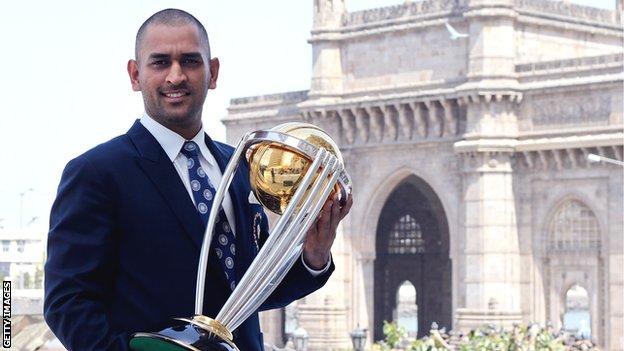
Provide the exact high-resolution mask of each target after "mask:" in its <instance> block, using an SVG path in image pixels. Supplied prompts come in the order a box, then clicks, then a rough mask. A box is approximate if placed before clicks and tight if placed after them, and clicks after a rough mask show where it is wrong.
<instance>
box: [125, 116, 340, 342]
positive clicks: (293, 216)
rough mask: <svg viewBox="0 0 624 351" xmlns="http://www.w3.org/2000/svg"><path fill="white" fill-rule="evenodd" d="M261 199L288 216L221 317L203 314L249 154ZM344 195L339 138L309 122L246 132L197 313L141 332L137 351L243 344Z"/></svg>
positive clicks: (230, 170) (228, 174)
mask: <svg viewBox="0 0 624 351" xmlns="http://www.w3.org/2000/svg"><path fill="white" fill-rule="evenodd" d="M243 156H244V157H246V159H247V162H248V164H249V180H250V183H251V188H252V190H253V192H254V194H255V196H256V198H257V199H258V200H259V201H260V203H262V205H263V206H264V207H265V208H267V209H268V210H270V211H272V212H274V213H276V214H278V215H281V217H280V218H279V220H278V221H277V223H276V224H275V227H274V228H273V230H271V235H269V237H268V239H267V240H266V242H265V244H264V245H263V246H262V248H261V249H260V251H259V252H258V255H257V256H256V258H255V259H254V261H253V262H252V263H251V265H250V266H249V268H248V269H247V271H246V272H245V274H244V275H243V277H242V278H241V279H240V281H239V282H238V285H237V286H236V288H235V289H234V291H232V294H231V295H230V297H229V298H228V300H227V301H226V302H225V304H224V305H223V307H222V308H221V310H220V312H219V313H218V314H217V316H216V317H215V318H214V319H213V318H209V317H206V316H203V315H202V311H203V305H204V301H203V298H204V288H205V277H206V269H207V264H208V256H209V253H210V244H211V242H212V236H213V230H214V226H215V224H216V219H217V214H218V212H219V207H220V206H221V203H222V202H223V198H224V196H225V193H226V191H227V189H228V188H229V186H230V183H231V182H232V179H233V178H234V173H235V172H236V170H237V168H238V164H239V163H240V161H241V159H242V157H243ZM333 193H338V194H339V198H340V201H341V202H342V204H344V202H345V201H346V199H347V196H348V194H350V193H351V180H350V178H349V175H348V174H347V172H346V171H345V169H344V163H343V160H342V156H341V154H340V151H339V149H338V146H337V145H336V143H335V142H334V141H333V140H332V139H331V138H330V137H329V135H327V133H325V132H324V131H323V130H322V129H320V128H318V127H316V126H314V125H311V124H306V123H285V124H281V125H279V126H277V127H274V128H272V129H270V130H261V131H256V132H252V133H247V134H245V135H244V136H243V138H242V139H241V140H240V142H239V143H238V146H237V147H236V149H235V151H234V154H233V156H232V158H231V160H230V162H229V163H228V165H227V167H226V169H225V171H224V173H223V178H222V180H221V183H220V184H219V186H218V188H217V191H216V194H215V198H214V200H213V203H212V208H211V211H210V216H209V218H208V224H207V226H206V232H205V234H204V240H203V243H202V249H201V253H200V258H199V267H198V272H197V287H196V291H195V316H192V317H189V318H176V319H174V320H173V321H172V322H171V324H170V325H168V326H167V327H166V328H164V329H162V330H159V331H157V332H151V333H143V332H140V333H135V334H134V335H133V337H132V339H131V341H130V347H131V349H132V350H135V351H183V350H195V351H209V350H210V351H212V350H220V351H221V350H222V351H232V350H238V348H237V347H236V345H235V344H234V342H233V340H232V333H231V332H232V331H234V330H235V329H236V328H237V327H238V326H240V325H241V324H242V323H243V322H244V321H245V320H246V319H247V318H248V317H249V316H251V315H252V314H253V313H255V311H256V310H257V309H258V308H259V307H260V305H261V304H262V303H263V302H264V301H265V300H266V299H267V298H268V297H269V295H270V294H271V293H272V292H273V290H274V289H275V288H276V287H277V286H278V285H279V283H280V282H281V281H282V279H284V277H285V276H286V273H288V271H289V270H290V268H291V267H292V266H293V264H294V263H295V261H296V260H297V259H298V258H299V256H300V255H301V252H302V250H303V243H304V240H305V235H306V233H307V232H308V230H309V229H310V227H311V226H312V224H313V223H314V222H315V220H316V218H317V217H318V215H319V213H320V211H321V208H322V207H323V204H324V203H325V201H326V200H327V199H328V198H329V197H330V196H331V195H332V194H333Z"/></svg>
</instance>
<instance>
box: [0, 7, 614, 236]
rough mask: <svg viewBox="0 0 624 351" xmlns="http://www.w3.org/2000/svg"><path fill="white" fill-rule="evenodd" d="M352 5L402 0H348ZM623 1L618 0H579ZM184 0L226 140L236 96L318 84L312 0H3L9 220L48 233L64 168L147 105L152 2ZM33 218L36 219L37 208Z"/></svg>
mask: <svg viewBox="0 0 624 351" xmlns="http://www.w3.org/2000/svg"><path fill="white" fill-rule="evenodd" d="M346 2H347V7H348V10H350V11H353V10H361V9H366V8H374V7H380V6H386V5H392V4H398V3H402V2H403V1H402V0H369V1H366V0H346ZM571 2H575V3H580V4H586V5H592V6H596V7H601V8H613V7H614V4H615V0H577V1H571ZM166 7H177V8H181V9H185V10H187V11H189V12H191V13H192V14H194V15H195V16H196V17H197V18H198V19H199V20H200V21H202V22H203V23H204V25H205V26H206V29H207V30H208V33H209V35H210V41H211V46H212V53H213V56H217V57H219V59H220V61H221V70H220V74H219V82H218V86H217V89H216V90H211V91H210V92H209V94H208V98H207V100H206V105H205V108H204V114H203V116H204V117H203V120H204V126H205V127H206V130H207V131H208V132H209V133H210V134H211V135H212V136H213V137H214V138H215V139H217V140H224V138H225V135H224V128H223V126H222V125H221V123H220V122H219V120H220V119H221V118H223V117H224V116H225V115H226V108H227V106H228V103H229V100H230V99H231V98H233V97H242V96H252V95H262V94H269V93H276V92H285V91H293V90H305V89H308V87H309V81H310V72H311V49H310V46H309V44H308V43H307V42H306V40H307V39H308V38H309V31H310V29H311V23H312V0H262V1H253V0H246V1H232V0H230V1H226V0H221V1H206V0H204V1H199V0H177V1H167V0H150V1H147V0H145V1H119V0H115V1H112V0H111V1H103V0H101V1H62V0H59V1H43V0H41V1H28V0H22V1H19V2H18V1H11V2H5V3H3V5H2V11H0V42H1V43H2V46H1V48H2V50H1V51H0V52H1V54H0V69H1V71H0V72H1V74H0V77H1V78H0V81H1V82H2V84H0V106H1V110H0V111H1V112H0V164H1V165H2V166H1V168H0V219H2V220H0V226H2V227H4V229H0V231H2V230H4V231H14V230H17V229H19V227H20V224H19V218H20V199H21V196H20V193H21V192H24V191H26V190H27V189H29V188H33V189H34V191H31V192H27V193H26V194H25V195H24V196H23V199H24V201H23V218H24V229H25V230H28V231H36V232H40V233H41V234H42V236H43V235H45V233H46V231H47V226H48V224H47V221H48V213H49V210H50V206H51V203H52V201H53V199H54V195H55V192H56V187H57V186H58V182H59V179H60V175H61V172H62V169H63V167H64V166H65V164H66V163H67V161H69V160H70V159H71V158H74V157H76V156H77V155H79V154H81V153H82V152H84V151H86V150H87V149H88V148H90V147H93V146H94V145H96V144H98V143H101V142H104V141H106V140H108V139H110V138H112V137H114V136H116V135H119V134H122V133H125V132H126V131H127V130H128V128H129V127H130V125H131V124H132V122H133V121H134V119H135V118H137V117H138V116H140V114H141V113H142V111H143V105H142V100H141V98H140V95H139V93H134V92H132V90H131V89H130V84H129V81H128V77H127V74H126V68H125V67H126V62H127V60H128V59H129V58H130V57H132V56H133V45H134V35H135V33H136V30H137V29H138V27H139V26H140V24H141V23H142V22H143V21H144V20H145V19H146V18H147V17H149V16H150V15H151V14H152V13H154V12H156V11H158V10H160V9H163V8H166ZM35 216H36V217H38V219H37V220H35V221H34V222H33V224H32V225H30V226H26V224H27V223H28V222H30V220H31V219H32V218H33V217H35Z"/></svg>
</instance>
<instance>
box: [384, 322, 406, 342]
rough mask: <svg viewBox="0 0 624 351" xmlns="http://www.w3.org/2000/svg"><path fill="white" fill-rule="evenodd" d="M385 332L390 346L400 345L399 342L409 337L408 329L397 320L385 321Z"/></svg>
mask: <svg viewBox="0 0 624 351" xmlns="http://www.w3.org/2000/svg"><path fill="white" fill-rule="evenodd" d="M383 333H384V336H385V337H386V339H385V341H386V344H387V345H388V346H389V347H390V348H395V347H397V346H399V342H401V340H403V339H405V338H407V331H405V328H403V327H400V326H399V325H398V324H397V323H396V322H388V321H384V324H383Z"/></svg>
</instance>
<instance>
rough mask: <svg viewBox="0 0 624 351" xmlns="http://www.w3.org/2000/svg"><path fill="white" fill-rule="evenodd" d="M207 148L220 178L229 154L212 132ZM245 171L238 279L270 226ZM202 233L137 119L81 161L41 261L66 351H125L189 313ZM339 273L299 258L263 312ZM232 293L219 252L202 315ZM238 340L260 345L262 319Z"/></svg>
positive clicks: (69, 173)
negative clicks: (320, 270) (137, 338)
mask: <svg viewBox="0 0 624 351" xmlns="http://www.w3.org/2000/svg"><path fill="white" fill-rule="evenodd" d="M206 144H207V146H208V148H209V149H210V151H211V153H212V154H213V155H214V157H215V159H216V160H217V163H218V164H219V167H220V168H221V171H222V172H223V170H224V169H225V166H226V164H227V162H228V161H229V159H230V157H231V156H232V153H233V148H232V147H230V146H228V145H225V144H222V143H218V142H214V141H212V140H211V139H210V138H209V137H208V136H206ZM239 167H241V168H240V169H239V170H238V172H237V174H236V176H235V178H234V180H233V181H232V185H231V186H230V189H229V194H230V197H231V198H232V202H233V205H234V212H235V217H236V262H235V269H236V276H237V277H242V276H243V273H244V272H245V271H246V269H247V268H248V267H249V265H250V263H251V261H252V260H253V258H254V257H255V256H256V254H257V252H258V245H256V242H259V246H261V245H262V243H263V242H264V241H265V240H266V235H267V233H268V223H267V218H266V215H265V214H264V212H263V211H262V208H261V206H260V205H258V204H250V203H249V201H248V196H249V192H250V186H249V179H248V176H247V174H248V172H247V166H246V164H243V163H241V164H240V166H239ZM258 214H259V216H258ZM258 218H261V221H260V223H258ZM254 219H255V220H254ZM258 225H259V228H260V230H259V231H258ZM254 231H255V232H254ZM203 234H204V229H203V224H202V221H201V219H200V217H199V214H198V213H197V210H196V209H195V207H194V205H193V202H192V200H191V198H190V197H189V195H188V192H187V190H186V188H185V187H184V185H183V184H182V181H181V180H180V177H179V175H178V173H177V172H176V170H175V168H174V166H173V164H172V163H171V160H170V159H169V158H168V157H167V155H166V154H165V152H164V150H163V149H162V148H161V146H160V144H158V142H157V141H156V139H155V138H154V137H153V136H152V135H151V134H150V133H149V132H148V131H147V130H146V129H145V128H144V127H143V125H141V124H140V122H139V121H136V122H135V123H134V125H133V126H132V128H130V130H129V131H128V133H127V134H125V135H121V136H119V137H117V138H115V139H112V140H110V141H108V142H106V143H104V144H101V145H99V146H97V147H95V148H93V149H91V150H89V151H87V152H86V153H85V154H83V155H81V156H79V157H77V158H75V159H74V160H72V161H70V162H69V163H68V164H67V166H66V168H65V170H64V172H63V176H62V178H61V182H60V185H59V189H58V194H57V197H56V200H55V202H54V205H53V206H52V212H51V215H50V233H49V236H48V257H47V262H46V265H45V274H46V279H45V301H44V314H45V318H46V321H47V323H48V325H49V326H50V328H51V329H52V331H53V332H54V333H55V334H56V336H57V337H58V338H59V340H60V341H61V342H62V343H63V344H64V345H65V346H66V347H67V348H68V349H69V350H77V351H87V350H127V349H128V340H129V336H130V335H131V333H133V332H136V331H150V329H151V328H153V327H154V326H155V325H158V324H160V323H161V322H163V321H165V320H167V319H169V318H172V317H190V316H192V315H193V314H194V303H195V282H196V277H197V264H198V261H199V252H200V248H201V241H202V238H203ZM333 268H334V267H333V264H332V267H331V268H330V270H329V271H328V272H327V273H324V274H322V275H320V276H318V277H313V276H312V275H311V274H310V273H309V272H308V271H307V270H306V269H305V267H304V266H303V264H302V263H301V260H298V261H297V263H295V266H293V268H292V269H291V270H290V272H289V273H288V275H287V276H286V278H285V279H284V281H283V282H282V283H281V284H280V286H279V287H278V288H277V289H276V290H275V292H274V293H273V294H272V295H271V296H270V298H269V299H268V300H267V301H266V302H265V303H264V305H263V306H262V307H261V309H270V308H277V307H282V306H285V305H287V304H289V303H290V302H292V301H294V300H296V299H299V298H301V297H303V296H305V295H307V294H309V293H311V292H312V291H314V290H316V289H318V288H320V287H321V286H323V284H325V282H326V281H327V279H328V278H329V275H330V274H331V272H332V271H333ZM230 292H231V291H230V289H229V288H228V287H227V283H226V281H225V277H224V274H223V272H222V270H221V269H220V265H219V262H218V260H217V258H216V255H214V251H213V254H212V256H211V257H210V259H209V267H208V273H207V278H206V293H205V297H204V315H206V316H210V317H214V316H216V314H217V313H218V311H219V309H220V308H221V306H222V305H223V303H224V302H225V300H226V299H227V298H228V296H229V294H230ZM234 341H235V343H236V344H237V345H238V346H239V348H240V349H241V350H242V351H249V350H262V349H263V341H262V333H261V332H260V328H259V323H258V315H257V313H256V314H254V315H252V316H251V317H250V318H249V319H248V320H247V321H246V322H245V323H243V324H242V325H241V326H240V327H239V328H238V329H237V330H236V331H235V332H234Z"/></svg>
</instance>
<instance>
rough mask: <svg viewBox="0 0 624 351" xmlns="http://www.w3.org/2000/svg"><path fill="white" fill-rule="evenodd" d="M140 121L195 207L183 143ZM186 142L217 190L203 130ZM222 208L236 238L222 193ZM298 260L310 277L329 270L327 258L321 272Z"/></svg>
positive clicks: (148, 121)
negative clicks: (196, 151)
mask: <svg viewBox="0 0 624 351" xmlns="http://www.w3.org/2000/svg"><path fill="white" fill-rule="evenodd" d="M140 122H141V124H142V125H143V126H144V127H145V129H147V131H148V132H150V134H152V136H154V138H155V139H156V141H158V144H160V146H161V147H162V148H163V150H164V151H165V153H166V154H167V156H168V157H169V159H170V160H171V162H172V163H173V166H174V167H175V170H176V171H177V172H178V175H179V176H180V180H181V181H182V184H184V187H185V188H186V191H187V192H188V194H189V197H190V198H191V201H193V204H195V199H194V198H193V190H192V189H191V180H190V178H189V173H188V167H187V164H188V161H187V158H186V156H184V154H182V153H181V152H180V150H182V146H183V145H184V143H185V142H186V141H187V140H186V139H184V138H183V137H182V136H181V135H180V134H178V133H176V132H174V131H172V130H171V129H168V128H167V127H165V126H163V125H162V124H160V123H158V122H156V121H155V120H154V119H153V118H152V117H150V116H149V115H147V114H146V113H145V114H143V116H142V117H141V119H140ZM189 141H194V142H195V144H197V145H198V146H199V163H200V165H201V168H202V169H203V170H204V171H205V172H206V175H207V176H208V178H209V179H210V182H211V183H212V184H213V185H214V186H215V190H217V189H216V187H218V186H219V184H220V183H221V178H222V174H221V170H220V169H219V165H218V164H217V160H215V158H214V156H212V153H210V150H209V149H208V146H206V141H205V139H204V127H203V126H202V128H201V129H200V130H199V132H198V133H197V134H196V135H195V136H194V137H193V139H191V140H189ZM195 205H196V204H195ZM222 207H223V211H224V212H225V216H226V217H227V220H228V222H229V223H230V227H231V228H232V233H233V234H234V236H236V217H235V216H234V206H233V205H232V199H231V198H230V194H229V193H228V192H226V193H225V198H224V199H223V203H222ZM301 261H302V262H303V265H304V266H305V268H306V269H307V270H308V271H309V272H310V274H312V275H313V276H317V275H320V274H323V273H325V272H326V271H327V270H328V269H329V267H330V263H331V258H330V260H329V261H328V262H327V265H325V267H323V269H321V270H314V269H312V268H310V267H308V265H307V264H306V263H305V260H303V254H302V255H301Z"/></svg>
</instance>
